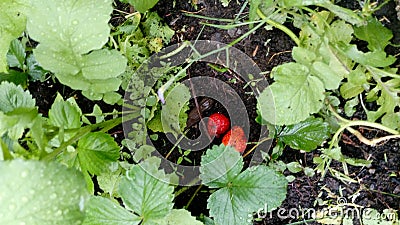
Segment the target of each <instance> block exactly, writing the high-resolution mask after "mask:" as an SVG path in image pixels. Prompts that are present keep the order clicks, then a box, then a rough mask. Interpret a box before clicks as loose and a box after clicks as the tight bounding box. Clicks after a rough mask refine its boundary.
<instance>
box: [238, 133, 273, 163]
mask: <svg viewBox="0 0 400 225" xmlns="http://www.w3.org/2000/svg"><path fill="white" fill-rule="evenodd" d="M268 140H271V138H270V137H267V138H264V139H262V140H261V141H259V142H257V144H256V145H254V146H253V147H252V148H251V149H250V150H249V151H248V152H246V153H245V154H244V155H243V156H242V157H243V158H245V157H246V156H248V155H249V154H250V153H252V152H253V151H254V150H255V149H256V148H257V147H258V146H259V145H260V144H262V143H263V142H266V141H268Z"/></svg>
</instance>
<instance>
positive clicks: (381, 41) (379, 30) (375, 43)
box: [354, 17, 393, 51]
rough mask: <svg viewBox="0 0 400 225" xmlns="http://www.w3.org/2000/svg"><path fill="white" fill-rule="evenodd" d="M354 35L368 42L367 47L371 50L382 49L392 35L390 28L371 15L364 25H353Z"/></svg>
mask: <svg viewBox="0 0 400 225" xmlns="http://www.w3.org/2000/svg"><path fill="white" fill-rule="evenodd" d="M354 35H355V36H356V37H357V38H358V39H360V40H363V41H366V42H368V49H369V50H371V51H384V50H385V47H386V46H387V45H388V44H389V43H390V42H389V40H390V39H392V37H393V34H392V31H391V30H390V29H388V28H386V27H384V26H383V24H382V23H381V22H379V20H377V19H376V18H372V17H371V18H369V20H368V23H367V24H366V25H364V26H360V27H354Z"/></svg>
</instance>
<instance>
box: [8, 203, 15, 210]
mask: <svg viewBox="0 0 400 225" xmlns="http://www.w3.org/2000/svg"><path fill="white" fill-rule="evenodd" d="M15 208H16V207H15V205H14V204H10V205H9V206H8V209H9V210H14V209H15Z"/></svg>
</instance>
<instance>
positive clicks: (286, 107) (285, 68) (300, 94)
mask: <svg viewBox="0 0 400 225" xmlns="http://www.w3.org/2000/svg"><path fill="white" fill-rule="evenodd" d="M273 76H274V78H275V82H274V83H273V84H272V85H270V86H269V87H268V88H266V89H265V90H264V91H263V92H262V93H261V94H260V96H259V97H258V98H257V109H258V110H259V112H260V115H261V116H262V118H263V119H264V120H266V121H268V122H269V123H272V124H275V125H291V124H296V123H299V122H301V121H303V120H305V119H307V118H308V117H309V116H310V114H313V113H316V112H318V111H319V110H320V109H321V108H322V106H323V100H324V98H325V95H324V92H325V88H324V85H323V83H322V81H321V80H320V79H319V78H318V77H316V76H313V75H311V74H310V71H309V70H308V68H307V67H305V66H303V65H301V64H298V63H287V64H283V65H281V66H278V67H275V68H274V70H273Z"/></svg>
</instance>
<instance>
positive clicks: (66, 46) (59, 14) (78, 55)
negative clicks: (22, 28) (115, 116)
mask: <svg viewBox="0 0 400 225" xmlns="http://www.w3.org/2000/svg"><path fill="white" fill-rule="evenodd" d="M111 2H112V1H111V0H105V1H101V2H98V1H95V0H89V1H85V0H76V1H68V0H61V1H56V2H51V1H50V2H46V3H43V2H42V1H39V0H33V1H32V8H33V9H32V12H31V13H30V16H29V20H28V24H27V28H28V31H29V35H30V37H32V38H33V39H35V40H36V41H38V42H40V44H39V45H38V46H37V47H36V49H34V54H35V58H36V60H37V61H38V62H39V63H40V65H41V66H42V67H43V68H45V69H47V70H50V71H52V72H53V73H55V76H56V77H57V78H58V80H59V81H60V82H61V83H63V84H66V85H68V86H70V87H71V88H73V89H77V90H82V91H83V92H82V94H83V95H84V96H86V97H88V98H89V99H91V100H101V99H102V98H103V97H104V95H103V94H104V93H108V92H114V91H117V90H118V89H119V86H120V85H121V82H122V81H121V79H120V78H118V76H119V75H120V74H121V73H122V72H124V71H125V67H126V63H127V59H126V58H125V57H123V56H122V55H121V54H120V53H119V52H118V51H116V50H107V49H102V50H99V49H101V48H102V47H103V45H104V44H105V43H106V42H107V41H108V36H109V32H110V28H109V26H108V21H109V19H110V13H111V12H112V6H111ZM49 11H52V12H53V13H51V14H49V15H48V16H45V17H44V16H43V15H45V14H47V12H49ZM88 12H89V13H88ZM89 52H90V53H89ZM113 100H115V95H114V96H112V95H107V102H109V103H114V101H113Z"/></svg>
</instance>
